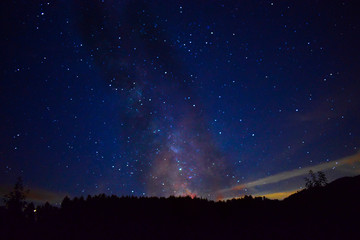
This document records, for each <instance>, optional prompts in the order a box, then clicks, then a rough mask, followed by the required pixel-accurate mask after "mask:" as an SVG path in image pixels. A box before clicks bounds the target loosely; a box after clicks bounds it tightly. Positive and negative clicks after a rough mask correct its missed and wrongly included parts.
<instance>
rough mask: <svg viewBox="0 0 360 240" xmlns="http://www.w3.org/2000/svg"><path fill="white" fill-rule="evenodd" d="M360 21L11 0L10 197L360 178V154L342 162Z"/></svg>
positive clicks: (326, 5)
mask: <svg viewBox="0 0 360 240" xmlns="http://www.w3.org/2000/svg"><path fill="white" fill-rule="evenodd" d="M358 12H359V8H358V6H357V5H356V1H144V0H136V1H125V0H124V1H110V0H103V1H98V0H94V1H83V2H82V3H81V1H65V0H63V1H56V2H55V1H37V3H36V4H34V3H30V2H29V1H16V2H15V1H12V2H2V3H1V46H2V50H1V56H2V61H1V73H0V74H1V82H0V103H1V104H0V114H1V117H0V180H1V181H0V187H1V188H2V189H6V188H7V187H6V186H8V184H12V183H13V182H14V181H15V179H16V177H17V176H20V175H21V176H23V178H24V181H25V183H26V184H27V186H28V187H29V188H30V189H35V190H34V191H35V192H36V191H38V192H46V193H48V194H50V195H51V194H59V196H63V195H64V194H69V195H71V196H78V195H87V194H97V193H103V192H104V193H106V194H117V195H137V196H143V195H145V196H152V195H156V196H169V195H187V194H190V195H193V194H196V195H198V196H203V197H207V198H211V199H219V198H223V197H235V196H240V195H242V194H245V193H247V192H250V193H252V194H260V193H262V194H270V193H276V192H287V191H290V190H294V189H295V190H296V189H298V188H299V187H301V186H302V185H303V180H302V178H293V177H289V178H286V179H285V180H284V179H282V180H279V179H278V180H275V181H273V182H272V184H270V185H267V186H260V185H256V184H255V186H254V184H249V183H253V182H254V181H256V180H259V179H260V180H261V179H264V178H266V177H271V176H273V177H274V176H275V178H276V176H278V174H279V173H285V175H286V173H288V172H289V171H295V170H299V169H304V168H305V169H307V167H310V168H314V169H320V170H324V171H325V172H326V173H327V174H328V176H329V178H330V179H334V178H336V177H341V176H345V175H355V174H359V164H358V163H359V159H357V160H355V162H351V163H352V164H350V165H349V164H348V162H346V161H344V164H343V165H342V167H338V168H337V166H336V165H337V164H338V163H341V162H342V160H343V158H344V157H347V156H350V155H353V154H356V153H357V152H358V151H359V147H360V145H359V144H360V126H359V122H360V113H359V107H360V97H359V92H360V83H359V69H360V68H359V67H360V66H359V63H360V59H359V58H360V51H359V49H360V48H359V42H360V16H359V14H358ZM339 159H340V160H339ZM338 160H339V161H338ZM336 162H338V163H336ZM345 162H346V163H345ZM326 163H329V164H330V165H329V164H328V165H326ZM332 163H333V164H334V167H335V168H334V167H331V166H332V165H331V164H332ZM302 174H303V173H302ZM297 176H302V175H301V174H300V173H299V174H298V175H297ZM276 179H277V178H276ZM247 184H248V185H247ZM236 186H243V187H236ZM246 186H249V187H246ZM234 189H236V191H235V190H234ZM50 195H46V196H50ZM51 196H52V195H51ZM39 198H40V197H39ZM43 198H45V200H52V199H49V198H50V197H43Z"/></svg>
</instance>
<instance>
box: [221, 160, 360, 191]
mask: <svg viewBox="0 0 360 240" xmlns="http://www.w3.org/2000/svg"><path fill="white" fill-rule="evenodd" d="M359 163H360V153H357V154H354V155H351V156H347V157H344V158H341V159H338V160H334V161H331V162H326V163H321V164H318V165H315V166H311V167H305V168H301V169H295V170H290V171H286V172H282V173H278V174H275V175H272V176H268V177H264V178H261V179H258V180H255V181H252V182H248V183H243V184H239V185H235V186H233V187H230V188H225V189H222V190H220V191H219V192H218V193H219V194H224V193H228V194H229V193H232V192H233V193H235V192H236V191H239V190H243V189H254V188H256V187H260V186H264V185H267V184H274V183H279V182H281V181H285V180H288V179H292V178H295V177H300V176H305V175H307V174H308V173H309V171H310V170H312V171H314V172H317V171H326V170H330V169H336V168H338V169H339V170H340V171H341V169H342V168H344V167H345V169H346V172H347V174H348V175H356V174H359V169H358V168H355V167H351V168H349V166H354V165H355V164H359ZM294 191H295V190H294V189H293V190H290V191H286V192H271V191H269V192H268V193H266V194H265V195H268V196H270V197H274V196H279V198H283V197H280V195H281V196H285V195H286V194H290V192H294ZM228 194H227V195H228ZM254 195H260V194H259V193H254Z"/></svg>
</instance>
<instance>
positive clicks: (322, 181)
mask: <svg viewBox="0 0 360 240" xmlns="http://www.w3.org/2000/svg"><path fill="white" fill-rule="evenodd" d="M309 175H310V178H308V177H305V178H304V179H305V187H306V189H310V188H314V187H323V186H326V185H327V178H326V175H325V173H324V172H322V171H318V172H317V177H316V174H315V173H314V172H313V171H312V170H310V171H309Z"/></svg>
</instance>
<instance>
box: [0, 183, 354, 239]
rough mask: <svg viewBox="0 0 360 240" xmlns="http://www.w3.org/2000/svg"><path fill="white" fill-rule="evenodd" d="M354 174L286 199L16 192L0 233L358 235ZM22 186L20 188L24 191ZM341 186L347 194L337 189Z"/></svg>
mask: <svg viewBox="0 0 360 240" xmlns="http://www.w3.org/2000/svg"><path fill="white" fill-rule="evenodd" d="M350 180H351V181H350ZM350 180H349V181H347V182H346V181H342V182H337V183H334V184H332V183H330V184H328V185H326V186H324V187H313V188H310V189H306V190H304V191H301V192H299V193H298V194H295V195H293V196H292V197H291V198H289V199H286V200H284V201H278V200H269V199H266V198H263V197H256V198H254V197H252V196H245V197H244V198H242V199H236V200H235V199H234V200H229V201H226V202H222V201H220V202H214V201H208V200H206V199H201V198H194V199H192V198H190V197H169V198H157V197H141V198H138V197H117V196H106V195H104V194H100V195H96V196H88V197H86V198H84V197H75V198H73V199H70V198H68V197H65V198H64V200H63V201H62V203H61V206H59V207H54V206H52V205H50V204H48V203H46V204H44V205H41V206H37V207H36V208H35V207H34V206H33V204H31V203H26V202H24V201H25V199H24V198H23V197H22V196H21V194H15V193H14V194H13V195H12V197H14V196H17V198H16V199H12V200H11V201H10V198H7V199H6V201H5V202H6V207H3V208H1V209H0V227H1V229H0V230H1V236H0V238H1V239H230V238H231V239H356V238H353V236H354V234H357V227H358V226H359V224H360V222H359V219H358V216H359V214H360V207H359V204H358V203H359V200H360V197H359V196H358V195H356V194H355V195H354V194H353V195H352V196H348V195H347V194H346V193H348V192H354V189H355V190H356V189H357V187H359V186H360V185H356V184H355V185H354V184H353V180H352V179H350ZM349 182H350V183H349ZM357 183H359V177H358V178H357ZM20 185H21V184H20ZM20 185H19V186H20ZM19 186H18V188H17V190H19V191H24V190H23V188H22V187H21V186H20V187H19ZM337 189H346V192H341V191H339V190H337ZM334 191H335V192H340V193H341V195H340V196H336V197H331V196H335V195H334ZM330 193H331V194H332V195H331V194H330ZM314 194H315V195H314ZM314 196H316V197H314ZM8 197H10V196H8ZM16 201H18V205H17V204H15V203H16ZM10 203H11V204H10ZM356 236H357V235H356Z"/></svg>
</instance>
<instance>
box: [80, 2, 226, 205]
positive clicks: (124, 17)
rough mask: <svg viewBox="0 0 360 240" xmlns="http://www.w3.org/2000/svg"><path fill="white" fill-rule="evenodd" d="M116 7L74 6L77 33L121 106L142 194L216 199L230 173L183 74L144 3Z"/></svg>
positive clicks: (164, 36)
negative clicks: (138, 168)
mask: <svg viewBox="0 0 360 240" xmlns="http://www.w3.org/2000/svg"><path fill="white" fill-rule="evenodd" d="M115 6H116V7H115V8H114V7H110V6H108V5H104V4H101V3H99V4H98V5H96V4H94V5H92V6H91V8H89V7H88V6H87V7H86V8H85V7H84V6H80V11H82V14H81V16H82V18H81V19H80V21H79V23H80V25H79V27H80V29H81V32H82V33H83V38H84V39H85V40H86V44H87V46H86V47H87V48H88V49H89V51H90V52H91V53H92V55H93V56H94V60H95V62H97V66H98V67H99V68H100V69H101V72H102V74H103V76H104V79H107V84H108V85H109V87H111V88H113V89H114V91H117V92H119V94H121V95H122V96H123V97H124V99H126V101H127V103H126V108H127V109H126V121H125V124H126V125H127V130H126V131H127V132H126V133H125V134H126V135H127V136H129V139H131V144H129V145H128V149H129V151H130V152H131V153H132V157H135V158H136V157H137V158H139V160H140V162H145V161H148V162H149V166H145V167H144V171H145V172H146V173H145V175H146V176H147V177H146V178H145V181H146V185H147V189H148V194H149V195H151V196H153V195H155V196H170V195H175V196H179V195H180V196H183V195H192V196H195V195H196V196H203V197H207V198H216V197H217V196H216V194H215V193H216V191H217V190H218V189H221V188H223V187H224V186H226V184H228V183H229V181H228V180H227V179H228V176H229V169H227V168H226V159H225V157H224V155H223V154H222V153H221V151H220V150H219V147H218V146H216V143H215V141H214V139H213V137H212V135H211V133H210V132H209V128H208V126H207V121H206V115H205V113H204V112H203V111H202V110H201V109H202V103H201V101H199V100H198V99H197V98H196V94H195V97H189V96H194V94H193V93H192V92H191V90H190V88H189V87H188V83H187V82H191V81H193V80H192V79H191V77H190V74H189V71H188V70H187V69H186V67H185V66H184V64H183V63H182V61H181V59H180V58H178V57H177V52H176V51H175V50H174V49H173V48H174V47H173V46H172V45H171V44H168V43H167V41H166V39H167V37H168V36H166V34H164V33H163V32H164V30H163V29H162V28H161V27H160V26H159V25H158V23H157V22H158V21H159V20H157V19H156V17H155V16H152V13H151V12H149V10H148V7H147V5H146V4H145V3H144V2H143V1H129V2H127V3H124V2H123V3H122V4H115ZM104 16H106V18H105V17H104ZM119 16H121V17H119ZM120 44H121V47H120ZM118 45H119V47H118V48H117V46H118ZM139 46H140V47H139ZM134 50H135V51H134ZM121 111H122V110H121Z"/></svg>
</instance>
